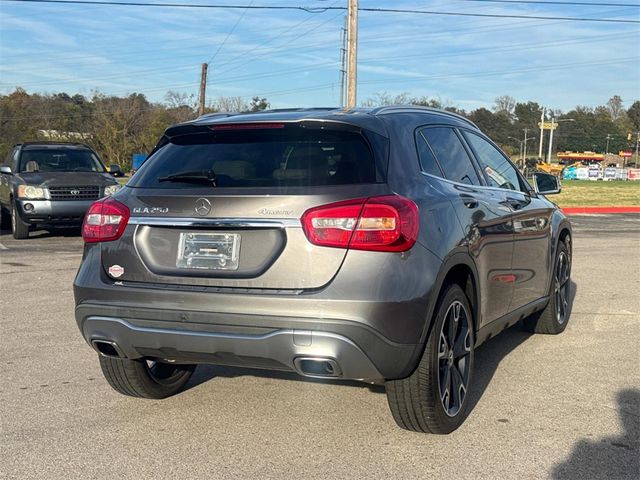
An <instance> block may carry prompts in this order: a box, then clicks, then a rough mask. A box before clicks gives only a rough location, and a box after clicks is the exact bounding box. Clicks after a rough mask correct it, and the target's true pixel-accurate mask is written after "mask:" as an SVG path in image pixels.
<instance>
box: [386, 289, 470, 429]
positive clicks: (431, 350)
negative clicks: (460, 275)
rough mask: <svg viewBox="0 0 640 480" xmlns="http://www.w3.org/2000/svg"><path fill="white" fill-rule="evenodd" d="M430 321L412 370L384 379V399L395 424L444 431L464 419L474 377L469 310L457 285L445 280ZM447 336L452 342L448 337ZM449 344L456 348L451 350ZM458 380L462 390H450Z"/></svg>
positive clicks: (406, 427) (409, 427) (456, 425)
mask: <svg viewBox="0 0 640 480" xmlns="http://www.w3.org/2000/svg"><path fill="white" fill-rule="evenodd" d="M452 309H453V310H452ZM456 309H458V310H457V315H458V320H457V322H456V321H454V320H455V315H456ZM463 314H464V316H463ZM433 322H434V323H433V328H432V331H431V334H430V335H429V338H428V340H427V344H426V346H425V349H424V353H423V354H422V359H421V360H420V363H419V365H418V367H417V368H416V370H415V371H414V372H413V374H411V376H409V377H407V378H404V379H401V380H389V381H387V382H386V391H387V400H388V402H389V408H390V409H391V413H392V415H393V418H394V420H395V421H396V423H397V424H398V426H400V427H402V428H404V429H406V430H412V431H414V432H424V433H436V434H446V433H450V432H452V431H454V430H455V429H457V428H458V427H459V426H460V425H462V423H463V422H464V420H465V418H466V417H467V414H468V410H469V391H470V387H471V384H472V380H473V378H472V372H473V358H474V342H475V335H474V327H473V326H474V322H473V313H472V310H471V307H470V306H469V300H468V299H467V296H466V295H465V293H464V292H463V290H462V289H461V288H460V287H459V286H458V285H449V286H447V287H446V288H445V290H444V291H443V292H442V294H441V296H440V298H439V300H438V304H437V305H436V313H435V318H434V320H433ZM449 327H452V328H453V329H454V330H450V328H449ZM444 330H446V331H444ZM443 336H444V338H443ZM451 337H453V338H454V339H455V340H454V342H449V340H448V339H449V338H451ZM443 341H444V344H443ZM449 343H454V347H455V348H454V349H449V348H448V344H449ZM450 350H456V351H457V353H456V354H455V355H451V354H450ZM456 355H459V356H456ZM447 372H449V377H447ZM447 378H448V380H447ZM454 380H455V381H454ZM445 383H446V386H444V387H441V384H445ZM456 383H457V385H463V387H464V392H462V389H461V388H457V390H458V395H453V392H454V391H455V390H456V388H455V385H456ZM443 391H444V393H443ZM447 391H448V392H449V394H448V401H447V400H446V397H447V394H446V392H447ZM452 402H453V403H452Z"/></svg>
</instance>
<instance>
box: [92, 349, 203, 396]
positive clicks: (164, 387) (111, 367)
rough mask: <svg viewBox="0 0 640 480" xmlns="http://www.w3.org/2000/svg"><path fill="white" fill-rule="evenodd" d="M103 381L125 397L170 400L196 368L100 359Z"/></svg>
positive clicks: (106, 358) (103, 357) (141, 361)
mask: <svg viewBox="0 0 640 480" xmlns="http://www.w3.org/2000/svg"><path fill="white" fill-rule="evenodd" d="M99 359H100V367H102V373H103V375H104V378H106V379H107V382H109V385H111V387H112V388H113V389H114V390H115V391H117V392H119V393H121V394H123V395H129V396H131V397H140V398H153V399H160V398H167V397H170V396H172V395H175V394H176V393H178V392H179V391H180V390H181V389H182V388H183V387H184V385H185V384H186V383H187V382H188V381H189V379H190V378H191V375H192V374H193V371H194V370H195V365H175V364H171V363H161V362H153V363H150V361H147V360H144V359H139V360H128V359H120V358H112V357H105V356H103V355H99Z"/></svg>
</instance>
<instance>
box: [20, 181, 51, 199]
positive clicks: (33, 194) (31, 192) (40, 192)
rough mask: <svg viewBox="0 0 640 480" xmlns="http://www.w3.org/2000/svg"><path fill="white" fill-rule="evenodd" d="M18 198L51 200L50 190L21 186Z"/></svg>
mask: <svg viewBox="0 0 640 480" xmlns="http://www.w3.org/2000/svg"><path fill="white" fill-rule="evenodd" d="M18 198H25V199H27V200H46V199H47V198H49V190H48V189H46V188H43V187H34V186H33V185H19V186H18Z"/></svg>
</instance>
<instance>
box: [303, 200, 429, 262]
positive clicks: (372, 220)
mask: <svg viewBox="0 0 640 480" xmlns="http://www.w3.org/2000/svg"><path fill="white" fill-rule="evenodd" d="M418 226H419V219H418V207H417V206H416V204H415V203H413V202H412V201H411V200H409V199H407V198H404V197H400V196H397V195H386V196H382V197H370V198H358V199H355V200H347V201H345V202H338V203H331V204H329V205H323V206H321V207H314V208H311V209H309V210H307V211H306V212H305V213H304V215H302V227H303V228H304V232H305V234H306V235H307V238H308V239H309V241H310V242H311V243H313V244H315V245H321V246H325V247H338V248H351V249H354V250H372V251H377V252H404V251H406V250H409V249H410V248H411V247H413V245H414V243H416V239H417V238H418Z"/></svg>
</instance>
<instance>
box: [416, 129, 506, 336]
mask: <svg viewBox="0 0 640 480" xmlns="http://www.w3.org/2000/svg"><path fill="white" fill-rule="evenodd" d="M417 140H418V144H419V151H420V158H421V163H422V164H423V167H422V168H423V171H424V172H425V173H429V174H431V175H435V176H439V175H438V174H439V173H440V174H441V175H442V177H444V178H445V179H446V181H441V182H439V186H440V187H439V188H441V189H442V190H443V191H444V193H445V194H446V196H447V197H448V198H449V199H450V200H451V201H452V203H453V205H454V207H455V210H456V213H457V215H458V219H459V220H460V224H461V226H462V229H463V231H464V233H465V242H466V244H467V246H468V248H469V252H470V254H471V255H472V257H473V258H474V260H475V264H476V269H477V272H478V277H479V282H480V286H479V287H480V295H481V311H480V314H481V315H480V317H481V318H480V326H482V325H485V324H487V323H489V322H491V321H493V320H495V319H497V318H499V317H501V316H502V315H504V314H505V313H507V310H508V307H509V301H510V300H511V296H512V291H513V285H512V283H510V282H509V281H508V279H507V278H506V277H505V275H507V274H509V273H510V269H511V261H512V255H513V231H512V226H511V209H510V208H509V206H508V205H507V204H506V195H505V194H504V193H503V192H501V191H499V190H496V189H489V188H487V187H486V186H485V185H484V182H483V179H482V175H481V173H480V172H479V171H478V169H477V166H476V165H475V163H474V162H473V160H472V159H471V157H470V155H469V152H468V151H467V149H466V147H465V145H464V143H463V141H462V139H461V137H460V135H459V133H458V132H457V130H456V129H455V128H452V127H448V126H433V127H431V126H430V127H426V128H423V129H421V130H419V132H418V139H417ZM420 141H423V142H424V145H422V146H421V145H420ZM429 164H431V166H429ZM434 165H435V167H434Z"/></svg>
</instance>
